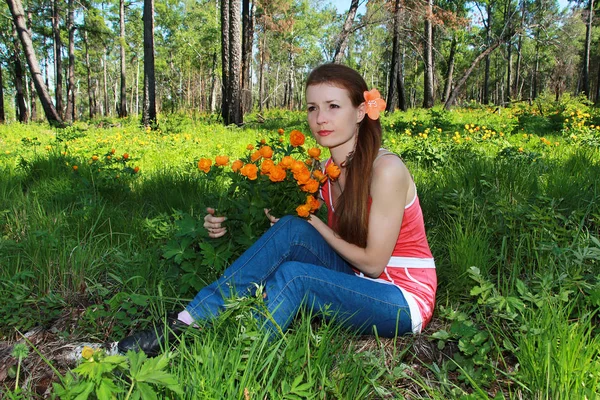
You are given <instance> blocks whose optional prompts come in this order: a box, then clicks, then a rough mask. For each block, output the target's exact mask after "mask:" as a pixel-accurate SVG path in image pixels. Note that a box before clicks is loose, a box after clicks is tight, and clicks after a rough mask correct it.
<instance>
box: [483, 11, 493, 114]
mask: <svg viewBox="0 0 600 400" xmlns="http://www.w3.org/2000/svg"><path fill="white" fill-rule="evenodd" d="M486 11H487V23H486V27H485V44H486V45H487V46H489V45H490V42H491V40H492V33H491V31H492V2H491V1H488V2H487V4H486ZM489 86H490V56H489V55H488V56H486V57H485V73H484V76H483V104H488V103H489V102H490V93H489Z"/></svg>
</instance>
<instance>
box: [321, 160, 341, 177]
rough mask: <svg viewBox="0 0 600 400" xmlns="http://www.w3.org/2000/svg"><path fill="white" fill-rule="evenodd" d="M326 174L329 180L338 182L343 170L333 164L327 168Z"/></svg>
mask: <svg viewBox="0 0 600 400" xmlns="http://www.w3.org/2000/svg"><path fill="white" fill-rule="evenodd" d="M325 173H326V174H327V176H328V177H329V179H332V180H336V179H337V178H338V176H340V174H341V173H342V170H341V169H340V168H339V167H338V166H337V165H335V164H334V163H331V164H329V165H328V166H327V168H325Z"/></svg>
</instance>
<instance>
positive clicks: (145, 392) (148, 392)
mask: <svg viewBox="0 0 600 400" xmlns="http://www.w3.org/2000/svg"><path fill="white" fill-rule="evenodd" d="M135 387H136V390H137V391H138V392H139V394H140V398H142V399H144V400H154V399H158V397H157V396H156V392H155V391H154V389H153V388H152V386H150V385H148V384H147V383H144V382H137V383H136V385H135Z"/></svg>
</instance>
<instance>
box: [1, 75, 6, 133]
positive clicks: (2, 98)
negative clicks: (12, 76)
mask: <svg viewBox="0 0 600 400" xmlns="http://www.w3.org/2000/svg"><path fill="white" fill-rule="evenodd" d="M4 122H6V116H5V114H4V83H3V81H2V63H0V124H3V123H4Z"/></svg>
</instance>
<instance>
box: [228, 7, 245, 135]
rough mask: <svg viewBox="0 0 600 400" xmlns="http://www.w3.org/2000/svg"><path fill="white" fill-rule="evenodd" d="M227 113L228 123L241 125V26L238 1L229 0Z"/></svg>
mask: <svg viewBox="0 0 600 400" xmlns="http://www.w3.org/2000/svg"><path fill="white" fill-rule="evenodd" d="M229 1H230V3H229V43H230V45H229V91H230V96H231V97H230V99H231V100H230V103H229V113H230V114H229V115H230V120H229V123H230V124H236V125H241V124H242V122H243V117H242V102H241V82H240V79H241V72H242V71H241V69H242V58H241V56H242V54H241V53H242V42H241V39H242V38H241V36H242V29H241V28H242V27H241V21H240V14H241V10H240V2H239V1H238V0H229Z"/></svg>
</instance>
